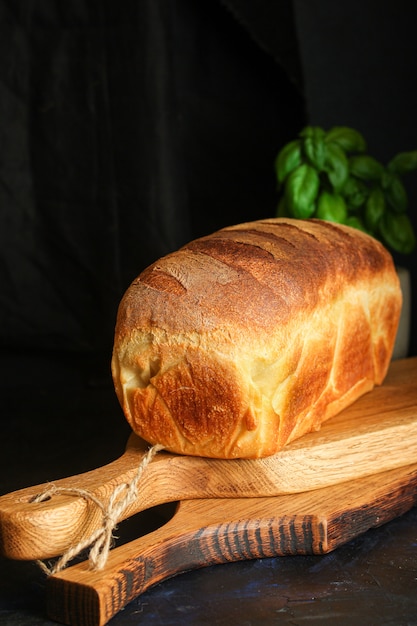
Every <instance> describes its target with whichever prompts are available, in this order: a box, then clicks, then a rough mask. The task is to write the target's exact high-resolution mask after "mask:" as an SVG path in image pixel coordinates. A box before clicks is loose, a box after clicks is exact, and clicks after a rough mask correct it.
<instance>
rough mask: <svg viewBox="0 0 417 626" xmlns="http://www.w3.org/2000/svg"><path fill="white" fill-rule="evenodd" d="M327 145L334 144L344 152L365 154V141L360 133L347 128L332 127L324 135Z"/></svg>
mask: <svg viewBox="0 0 417 626" xmlns="http://www.w3.org/2000/svg"><path fill="white" fill-rule="evenodd" d="M326 142H327V143H335V144H337V145H338V146H339V148H342V150H344V151H345V152H365V150H366V141H365V139H364V138H363V136H362V135H361V133H360V132H358V131H357V130H355V129H354V128H349V127H348V126H334V127H333V128H331V129H330V130H329V131H328V133H327V134H326Z"/></svg>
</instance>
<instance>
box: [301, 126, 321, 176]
mask: <svg viewBox="0 0 417 626" xmlns="http://www.w3.org/2000/svg"><path fill="white" fill-rule="evenodd" d="M303 151H304V154H305V155H306V157H307V159H308V161H309V162H310V163H311V165H313V166H314V167H315V168H316V169H317V170H318V171H319V172H321V171H322V170H323V169H324V164H325V161H326V155H327V147H326V144H325V143H324V133H323V130H322V129H321V128H317V127H311V129H310V132H309V134H308V136H307V137H305V138H304V141H303Z"/></svg>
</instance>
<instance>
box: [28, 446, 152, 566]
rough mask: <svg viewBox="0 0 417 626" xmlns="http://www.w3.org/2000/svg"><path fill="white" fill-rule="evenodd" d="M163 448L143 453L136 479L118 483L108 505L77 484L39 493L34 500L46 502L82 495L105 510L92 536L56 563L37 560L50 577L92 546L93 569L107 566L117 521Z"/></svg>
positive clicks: (89, 556) (132, 499) (54, 487)
mask: <svg viewBox="0 0 417 626" xmlns="http://www.w3.org/2000/svg"><path fill="white" fill-rule="evenodd" d="M163 449H164V446H161V445H159V444H156V445H154V446H152V447H151V448H149V450H148V451H147V453H146V454H145V455H144V456H143V458H142V461H141V462H140V464H139V466H138V468H137V470H136V473H135V475H134V477H133V479H132V480H131V481H130V482H128V483H121V484H119V485H117V486H116V487H115V489H114V491H113V492H112V494H111V495H110V498H109V500H108V502H107V504H106V503H104V502H102V501H101V500H100V499H99V498H97V497H96V496H95V495H94V494H93V493H91V492H90V491H87V490H86V489H81V488H80V489H79V488H77V487H57V486H55V485H53V484H51V485H49V486H48V488H47V489H45V491H43V492H42V493H40V494H38V495H36V496H35V497H34V498H33V499H32V502H44V501H45V500H48V499H49V498H51V497H52V496H54V495H70V496H76V497H82V498H84V499H85V500H87V502H92V503H93V504H95V505H96V506H97V507H98V508H99V509H101V512H102V524H101V527H100V528H97V529H96V530H95V531H94V532H92V533H91V534H90V535H89V536H87V537H84V538H82V539H81V540H80V541H79V542H78V543H77V544H76V545H74V546H71V547H70V548H68V550H66V552H65V553H64V554H63V555H62V556H61V557H59V559H58V560H57V561H56V562H55V563H54V565H53V566H49V565H47V564H46V563H45V562H44V561H40V560H38V561H37V563H38V565H39V567H40V568H41V569H42V571H43V572H44V573H45V574H46V575H47V576H51V575H53V574H57V573H58V572H60V571H62V570H63V569H65V567H67V565H68V563H69V562H70V561H72V560H73V559H74V558H75V557H76V556H78V555H79V554H80V553H81V552H83V550H86V549H87V548H90V552H89V555H88V560H89V563H90V567H91V569H94V570H101V569H103V567H104V566H105V565H106V563H107V559H108V556H109V552H110V550H111V548H112V545H113V543H114V536H113V531H114V530H115V529H116V528H117V523H118V521H119V519H120V518H121V516H122V514H123V512H124V511H125V510H126V509H127V507H128V506H130V505H131V504H132V503H133V502H134V501H135V500H136V499H137V497H138V486H139V482H140V479H141V477H142V475H143V472H144V471H145V469H146V468H147V466H148V465H149V463H150V462H151V461H152V459H153V458H154V456H155V455H156V454H157V453H158V452H159V451H160V450H163ZM123 492H124V495H123ZM121 496H123V497H121Z"/></svg>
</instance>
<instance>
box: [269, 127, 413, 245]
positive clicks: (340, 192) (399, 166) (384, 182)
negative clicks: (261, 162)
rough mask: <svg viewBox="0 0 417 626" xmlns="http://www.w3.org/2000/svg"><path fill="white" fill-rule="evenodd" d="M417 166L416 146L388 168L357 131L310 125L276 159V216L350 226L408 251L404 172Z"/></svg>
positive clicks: (410, 232)
mask: <svg viewBox="0 0 417 626" xmlns="http://www.w3.org/2000/svg"><path fill="white" fill-rule="evenodd" d="M415 170H417V150H415V151H412V152H401V153H399V154H397V155H396V156H394V158H393V159H391V161H390V162H389V163H388V164H387V165H386V166H384V165H383V164H382V163H380V162H379V161H378V160H377V159H375V158H374V157H372V156H370V155H369V154H367V144H366V141H365V139H364V137H363V136H362V134H361V133H360V132H358V131H357V130H355V129H353V128H349V127H347V126H335V127H333V128H331V129H330V130H329V131H327V132H326V131H324V130H323V129H322V128H320V127H319V126H306V127H305V128H304V129H303V130H302V131H301V132H300V133H299V135H298V137H297V138H296V139H294V140H293V141H290V142H289V143H288V144H286V145H285V146H284V147H283V148H282V149H281V150H280V152H279V153H278V155H277V157H276V160H275V172H276V178H277V181H278V188H279V191H280V196H281V197H280V201H279V205H278V210H277V215H279V216H281V217H296V218H299V219H306V218H310V217H316V218H319V219H324V220H328V221H332V222H338V223H342V224H348V225H351V226H353V227H355V228H359V229H361V230H363V231H364V232H367V233H369V234H370V235H372V236H374V237H376V238H377V239H379V240H380V241H381V242H382V243H383V244H384V245H386V246H387V247H389V248H391V249H392V250H394V251H396V252H400V253H402V254H409V253H410V252H411V251H412V250H413V249H414V247H415V245H416V237H415V233H414V231H413V227H412V224H411V221H410V219H409V217H408V215H407V209H408V197H407V192H406V189H405V187H404V184H403V181H402V176H404V175H405V174H408V173H410V172H413V171H415Z"/></svg>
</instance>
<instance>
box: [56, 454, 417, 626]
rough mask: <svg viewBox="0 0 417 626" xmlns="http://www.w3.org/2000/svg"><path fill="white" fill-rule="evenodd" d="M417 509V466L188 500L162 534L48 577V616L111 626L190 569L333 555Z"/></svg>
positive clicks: (83, 625)
mask: <svg viewBox="0 0 417 626" xmlns="http://www.w3.org/2000/svg"><path fill="white" fill-rule="evenodd" d="M415 504H417V464H414V465H410V466H407V467H403V468H399V469H396V470H391V471H389V472H383V473H381V474H374V475H373V476H370V477H367V478H361V479H357V480H354V481H350V482H348V483H342V484H340V485H334V486H332V487H327V488H324V489H319V490H315V491H310V492H306V493H298V494H292V495H285V496H276V497H274V498H240V499H239V498H236V499H207V500H189V501H186V502H181V503H180V504H179V506H178V509H177V513H176V515H175V516H174V517H173V518H172V519H171V520H170V521H169V522H168V523H167V524H166V525H165V526H163V527H162V528H159V529H158V530H156V531H154V532H153V533H150V534H149V535H147V536H145V537H141V538H139V539H136V540H135V541H132V542H130V543H128V544H126V545H123V546H120V547H118V548H114V549H113V550H112V551H111V552H110V554H109V559H108V561H107V564H106V566H105V568H104V569H103V570H101V571H99V572H94V571H92V570H90V569H89V567H88V564H87V563H80V564H77V565H73V566H72V567H69V568H68V569H66V570H63V571H62V572H60V573H59V574H55V575H53V576H50V577H49V578H48V584H47V612H48V615H49V617H50V618H51V619H54V620H56V621H58V622H61V623H63V624H68V625H69V626H103V625H104V624H106V623H107V622H108V621H109V620H110V619H111V618H112V617H113V616H114V615H115V614H116V613H117V612H118V611H120V610H121V609H122V608H123V607H124V606H125V605H126V604H127V603H128V602H130V601H131V600H133V599H134V598H136V597H137V596H138V595H140V594H141V593H143V592H144V591H145V590H146V589H148V588H149V587H151V586H152V585H154V584H156V583H158V582H161V581H162V580H164V579H166V578H169V577H172V576H174V575H175V574H179V573H181V572H185V571H188V570H192V569H196V568H199V567H205V566H208V565H214V564H219V563H226V562H230V561H239V560H245V559H253V558H265V557H273V556H285V555H296V554H325V553H327V552H330V551H331V550H334V549H335V548H337V547H338V546H340V545H342V544H343V543H346V542H347V541H349V540H350V539H353V538H354V537H356V536H358V535H360V534H362V533H364V532H365V531H367V530H368V529H369V528H372V527H375V526H380V525H381V524H384V523H385V522H388V521H389V520H391V519H393V518H394V517H397V516H399V515H401V514H403V513H405V512H406V511H407V510H409V509H410V508H411V507H412V506H413V505H415Z"/></svg>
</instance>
